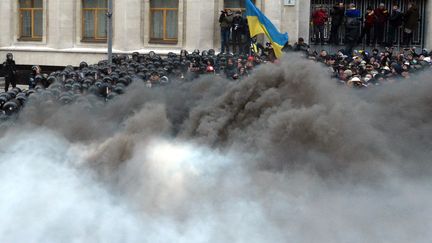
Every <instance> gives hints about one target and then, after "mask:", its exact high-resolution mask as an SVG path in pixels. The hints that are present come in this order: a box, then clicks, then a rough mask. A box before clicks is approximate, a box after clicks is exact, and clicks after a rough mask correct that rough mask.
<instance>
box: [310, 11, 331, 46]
mask: <svg viewBox="0 0 432 243" xmlns="http://www.w3.org/2000/svg"><path fill="white" fill-rule="evenodd" d="M327 20H328V16H327V12H326V11H325V10H324V9H323V8H322V7H321V6H318V8H317V10H316V11H315V12H314V13H313V14H312V23H313V27H314V34H315V43H316V44H319V43H321V44H324V25H325V23H326V22H327Z"/></svg>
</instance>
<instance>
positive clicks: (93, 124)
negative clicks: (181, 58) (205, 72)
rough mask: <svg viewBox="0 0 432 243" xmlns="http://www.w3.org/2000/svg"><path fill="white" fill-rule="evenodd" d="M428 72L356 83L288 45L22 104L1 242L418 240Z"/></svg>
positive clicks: (6, 156)
mask: <svg viewBox="0 0 432 243" xmlns="http://www.w3.org/2000/svg"><path fill="white" fill-rule="evenodd" d="M428 75H429V73H424V74H423V75H420V76H417V77H415V78H414V79H412V80H404V81H401V82H399V83H394V84H386V85H383V86H382V87H378V88H374V89H372V90H366V91H359V90H352V89H347V88H345V87H341V86H338V85H336V82H335V81H334V80H331V79H329V78H328V76H329V75H328V74H327V72H326V69H325V68H324V67H321V66H320V65H319V64H316V63H313V62H309V61H308V60H303V59H301V58H298V57H288V58H287V59H286V60H284V62H283V64H281V65H266V66H263V67H260V68H258V69H257V70H256V73H255V74H254V75H252V76H251V77H250V78H248V79H245V80H243V81H241V82H231V81H227V80H224V79H221V78H218V77H214V76H207V77H204V78H202V79H200V80H198V81H194V82H191V83H184V84H173V85H171V86H168V87H165V88H162V89H147V88H146V87H145V85H144V84H141V83H134V84H133V85H131V86H130V87H128V90H127V94H126V95H122V96H119V97H117V98H116V99H114V100H113V101H110V102H109V103H107V104H106V105H104V104H98V102H99V101H97V100H94V99H93V98H91V97H89V98H88V99H89V100H88V101H83V102H81V103H80V104H74V105H69V106H60V105H57V104H55V103H49V104H47V102H46V101H44V99H42V98H37V97H36V98H35V99H34V100H32V101H29V103H28V105H27V106H26V108H25V109H24V110H23V112H22V113H21V114H20V115H19V117H18V119H17V120H16V121H14V122H13V123H3V124H2V135H1V138H0V148H1V151H0V161H1V162H0V171H1V172H0V192H1V195H2V196H1V198H0V216H1V217H2V220H1V223H0V242H24V241H26V242H29V241H31V242H428V241H429V240H430V239H431V237H432V235H431V233H430V228H431V227H432V216H431V215H432V207H431V206H430V205H431V202H432V197H431V195H430V191H431V189H432V183H431V180H430V179H429V178H430V176H431V174H432V173H431V172H432V171H431V165H430V158H432V149H431V148H432V107H431V105H430V104H431V103H432V96H431V95H430V92H431V90H432V83H431V82H430V81H429V79H428Z"/></svg>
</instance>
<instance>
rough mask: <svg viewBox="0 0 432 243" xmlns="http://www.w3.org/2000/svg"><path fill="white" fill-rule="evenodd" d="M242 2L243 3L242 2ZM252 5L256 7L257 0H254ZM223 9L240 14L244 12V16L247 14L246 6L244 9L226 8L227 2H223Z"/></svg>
mask: <svg viewBox="0 0 432 243" xmlns="http://www.w3.org/2000/svg"><path fill="white" fill-rule="evenodd" d="M240 1H242V0H240ZM252 3H253V4H255V5H256V0H252ZM223 9H229V10H231V11H232V12H236V11H240V12H242V14H244V13H245V12H246V6H245V7H244V8H229V7H227V6H226V2H225V0H223Z"/></svg>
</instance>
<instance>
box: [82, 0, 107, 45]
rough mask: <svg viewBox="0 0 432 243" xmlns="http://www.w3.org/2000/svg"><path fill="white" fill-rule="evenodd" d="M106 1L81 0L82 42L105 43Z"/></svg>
mask: <svg viewBox="0 0 432 243" xmlns="http://www.w3.org/2000/svg"><path fill="white" fill-rule="evenodd" d="M107 11H108V1H107V0H83V4H82V40H83V41H89V42H106V40H107V21H108V20H107V16H106V13H107Z"/></svg>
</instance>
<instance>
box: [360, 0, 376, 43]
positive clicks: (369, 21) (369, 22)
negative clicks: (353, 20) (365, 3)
mask: <svg viewBox="0 0 432 243" xmlns="http://www.w3.org/2000/svg"><path fill="white" fill-rule="evenodd" d="M374 24H375V14H374V11H373V10H372V7H368V8H367V10H366V15H365V18H364V24H363V29H362V33H361V36H360V38H359V40H358V43H362V41H363V38H364V37H365V36H366V43H365V44H366V45H370V44H371V38H370V37H371V30H372V28H373V27H374Z"/></svg>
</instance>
